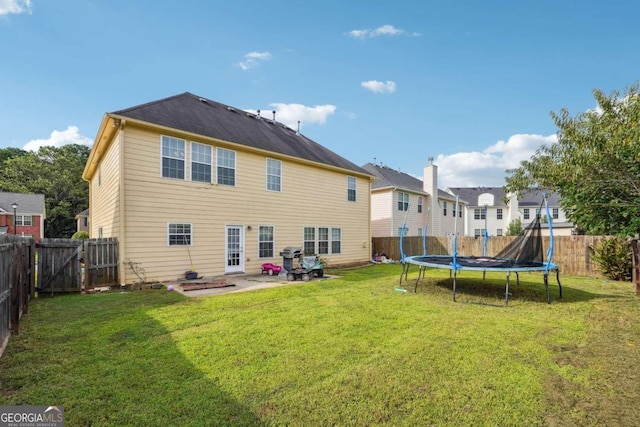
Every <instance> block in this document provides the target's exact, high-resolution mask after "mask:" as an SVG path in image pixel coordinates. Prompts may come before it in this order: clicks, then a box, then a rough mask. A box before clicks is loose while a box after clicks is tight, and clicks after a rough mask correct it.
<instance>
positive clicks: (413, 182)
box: [362, 163, 455, 200]
mask: <svg viewBox="0 0 640 427" xmlns="http://www.w3.org/2000/svg"><path fill="white" fill-rule="evenodd" d="M362 169H364V170H366V171H367V172H369V173H370V174H372V175H373V176H375V177H376V179H375V180H374V181H373V182H372V183H371V189H372V190H376V189H383V188H398V189H400V190H407V191H412V192H414V193H420V194H427V195H428V194H429V193H428V192H427V191H425V190H424V183H423V182H422V181H421V180H419V179H418V178H416V177H413V176H411V175H409V174H407V173H404V172H400V171H397V170H395V169H391V168H390V167H388V166H382V165H374V164H373V163H367V164H366V165H364V166H362ZM437 197H438V198H439V199H447V200H455V196H452V195H451V194H449V193H447V192H446V191H444V190H441V189H439V188H438V195H437Z"/></svg>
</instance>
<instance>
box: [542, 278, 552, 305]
mask: <svg viewBox="0 0 640 427" xmlns="http://www.w3.org/2000/svg"><path fill="white" fill-rule="evenodd" d="M544 290H545V292H546V293H547V304H551V292H549V275H548V274H547V273H545V274H544Z"/></svg>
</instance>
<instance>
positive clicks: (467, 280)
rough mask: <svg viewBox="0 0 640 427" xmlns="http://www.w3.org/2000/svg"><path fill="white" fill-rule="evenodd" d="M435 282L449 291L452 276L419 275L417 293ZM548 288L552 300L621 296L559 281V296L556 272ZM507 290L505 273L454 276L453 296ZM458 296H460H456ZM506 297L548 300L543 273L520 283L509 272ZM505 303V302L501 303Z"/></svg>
mask: <svg viewBox="0 0 640 427" xmlns="http://www.w3.org/2000/svg"><path fill="white" fill-rule="evenodd" d="M415 283H416V282H415V278H413V280H412V279H411V278H410V279H409V282H408V285H406V286H407V288H408V289H410V290H411V291H413V289H414V287H415ZM560 283H562V277H560ZM433 286H436V287H438V288H440V289H441V290H445V289H446V290H448V291H449V292H452V289H453V279H452V278H440V277H435V278H429V277H425V278H421V279H420V280H419V281H418V286H417V290H416V292H417V293H421V292H422V293H427V292H429V288H430V287H433ZM549 290H550V294H551V302H552V303H565V304H566V303H574V302H584V301H590V300H594V299H600V298H620V296H619V295H609V294H600V293H593V292H588V291H585V290H583V289H578V288H575V287H573V286H567V285H566V284H562V298H560V295H559V294H560V292H559V287H558V282H557V281H556V278H555V276H551V275H550V276H549ZM505 292H506V277H505V278H503V279H502V280H500V279H496V278H495V277H491V278H487V279H486V280H483V279H482V278H481V277H464V276H462V277H461V276H460V275H458V277H457V280H456V296H457V297H460V296H463V295H467V296H474V297H481V298H497V299H502V300H504V298H505ZM457 299H459V298H457ZM509 301H540V302H544V303H546V302H547V294H546V289H545V286H544V279H543V277H542V276H540V277H539V279H538V278H537V279H536V280H531V279H527V280H523V279H522V278H521V279H520V281H519V283H518V281H517V280H516V278H515V277H514V275H512V276H511V278H510V281H509ZM479 304H482V305H491V306H500V304H491V303H485V302H482V303H479ZM502 305H504V304H502Z"/></svg>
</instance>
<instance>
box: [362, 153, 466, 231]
mask: <svg viewBox="0 0 640 427" xmlns="http://www.w3.org/2000/svg"><path fill="white" fill-rule="evenodd" d="M362 168H363V169H365V170H366V171H367V172H369V173H371V174H372V175H374V176H375V177H376V179H375V180H374V181H373V183H372V184H371V235H372V237H393V236H399V235H400V231H401V229H402V226H403V224H406V225H405V235H406V236H422V235H423V231H424V228H425V227H426V229H427V230H426V231H427V235H429V236H447V235H451V234H452V233H453V232H454V230H456V226H457V227H460V230H461V229H462V227H463V225H462V222H463V221H464V218H463V215H462V210H461V209H458V211H456V203H455V201H456V197H455V195H451V194H449V193H447V192H446V191H444V190H441V189H438V188H437V183H438V168H437V166H436V165H434V164H433V162H432V161H431V159H430V160H429V164H428V165H427V166H425V168H424V178H423V180H422V181H421V180H419V179H418V178H416V177H414V176H411V175H409V174H407V173H404V172H400V171H398V170H395V169H392V168H389V167H387V166H383V165H379V164H373V163H367V164H366V165H364V166H363V167H362ZM462 205H463V202H460V206H462ZM456 222H458V224H456Z"/></svg>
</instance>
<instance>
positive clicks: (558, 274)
mask: <svg viewBox="0 0 640 427" xmlns="http://www.w3.org/2000/svg"><path fill="white" fill-rule="evenodd" d="M556 280H557V281H558V289H559V290H560V296H559V297H558V298H562V285H561V284H560V270H556Z"/></svg>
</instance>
